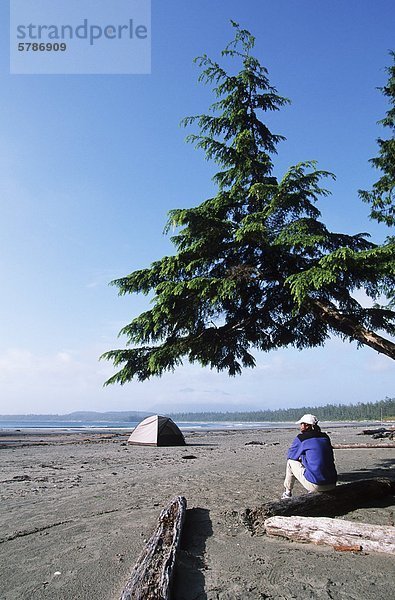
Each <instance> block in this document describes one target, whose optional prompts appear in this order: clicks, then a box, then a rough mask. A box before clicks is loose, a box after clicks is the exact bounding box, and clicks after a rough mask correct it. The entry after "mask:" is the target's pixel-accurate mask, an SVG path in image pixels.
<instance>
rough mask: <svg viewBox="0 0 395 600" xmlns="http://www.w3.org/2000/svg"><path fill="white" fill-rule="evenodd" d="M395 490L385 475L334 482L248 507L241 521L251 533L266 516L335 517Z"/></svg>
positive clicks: (258, 529) (261, 526) (259, 529)
mask: <svg viewBox="0 0 395 600" xmlns="http://www.w3.org/2000/svg"><path fill="white" fill-rule="evenodd" d="M391 494H395V480H393V479H387V478H374V479H361V480H359V481H353V482H352V483H346V484H343V485H338V486H336V487H335V488H334V489H333V490H330V491H329V492H323V493H319V494H303V495H301V496H296V497H293V498H290V499H287V500H279V501H277V502H267V503H266V504H263V506H259V507H257V508H253V509H247V510H246V511H245V512H244V514H243V522H244V524H245V525H246V526H247V527H248V528H249V530H250V531H251V532H252V533H253V534H258V535H259V534H263V533H264V532H265V527H264V521H265V520H266V519H268V518H269V517H274V516H284V517H290V516H294V515H298V516H308V517H334V516H336V515H344V514H346V513H347V512H349V511H350V510H355V509H356V508H359V507H361V506H364V505H366V504H368V503H369V502H371V501H373V500H374V501H376V500H379V499H380V498H385V497H386V496H388V495H391Z"/></svg>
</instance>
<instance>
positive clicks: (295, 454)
mask: <svg viewBox="0 0 395 600" xmlns="http://www.w3.org/2000/svg"><path fill="white" fill-rule="evenodd" d="M301 454H302V442H301V441H300V440H299V438H298V437H296V438H295V439H294V441H293V442H292V444H291V446H290V448H289V450H288V455H287V458H289V459H291V460H299V458H300V456H301Z"/></svg>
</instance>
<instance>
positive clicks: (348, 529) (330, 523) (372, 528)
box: [265, 517, 395, 554]
mask: <svg viewBox="0 0 395 600" xmlns="http://www.w3.org/2000/svg"><path fill="white" fill-rule="evenodd" d="M265 529H266V533H267V535H275V536H280V537H286V538H289V539H291V540H294V541H295V542H313V543H314V544H327V545H329V546H333V547H334V548H335V549H336V550H343V551H344V550H350V551H363V552H384V553H386V554H395V527H390V526H383V525H369V524H367V523H355V522H353V521H343V520H338V519H328V518H325V517H315V518H313V517H271V518H270V519H267V520H266V521H265Z"/></svg>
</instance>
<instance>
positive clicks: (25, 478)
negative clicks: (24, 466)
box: [12, 475, 31, 481]
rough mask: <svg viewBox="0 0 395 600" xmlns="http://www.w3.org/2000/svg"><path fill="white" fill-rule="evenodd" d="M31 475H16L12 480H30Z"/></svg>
mask: <svg viewBox="0 0 395 600" xmlns="http://www.w3.org/2000/svg"><path fill="white" fill-rule="evenodd" d="M30 480H31V477H30V476H29V475H14V477H13V478H12V481H30Z"/></svg>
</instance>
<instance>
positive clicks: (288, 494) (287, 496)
mask: <svg viewBox="0 0 395 600" xmlns="http://www.w3.org/2000/svg"><path fill="white" fill-rule="evenodd" d="M286 498H292V492H291V490H285V492H284V493H283V495H282V496H281V500H286Z"/></svg>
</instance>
